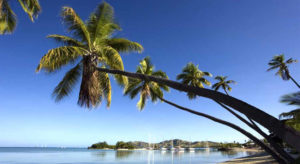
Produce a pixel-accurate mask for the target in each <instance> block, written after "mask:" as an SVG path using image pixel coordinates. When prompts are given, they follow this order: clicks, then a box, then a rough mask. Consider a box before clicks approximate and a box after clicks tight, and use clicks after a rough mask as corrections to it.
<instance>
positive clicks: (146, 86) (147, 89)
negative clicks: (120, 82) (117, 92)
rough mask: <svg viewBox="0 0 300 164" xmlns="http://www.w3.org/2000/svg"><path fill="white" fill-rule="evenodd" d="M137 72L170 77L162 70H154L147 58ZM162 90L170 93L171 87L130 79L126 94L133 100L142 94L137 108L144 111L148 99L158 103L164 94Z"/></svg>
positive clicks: (125, 90) (141, 62) (142, 61)
mask: <svg viewBox="0 0 300 164" xmlns="http://www.w3.org/2000/svg"><path fill="white" fill-rule="evenodd" d="M136 72H137V73H141V74H145V75H149V76H156V77H160V78H166V79H168V76H167V74H166V73H165V72H163V71H161V70H159V71H155V70H154V66H153V65H152V63H151V61H150V58H149V57H146V58H144V59H143V60H141V61H140V65H139V66H138V67H137V70H136ZM162 90H165V91H169V87H167V86H166V85H161V84H159V83H156V82H153V81H145V80H140V79H132V78H130V79H129V82H128V85H127V87H126V88H125V89H124V94H125V95H130V98H131V99H133V98H135V97H136V96H137V94H138V93H140V100H139V102H138V103H137V107H138V108H139V110H142V109H143V108H144V107H145V103H146V99H147V98H151V100H152V102H156V101H157V100H158V97H163V95H164V94H163V91H162Z"/></svg>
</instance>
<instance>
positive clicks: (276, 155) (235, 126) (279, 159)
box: [158, 96, 287, 164]
mask: <svg viewBox="0 0 300 164" xmlns="http://www.w3.org/2000/svg"><path fill="white" fill-rule="evenodd" d="M158 98H159V99H160V100H161V101H163V102H165V103H167V104H169V105H171V106H174V107H176V108H178V109H180V110H183V111H186V112H189V113H192V114H195V115H198V116H202V117H205V118H208V119H210V120H212V121H214V122H218V123H220V124H223V125H226V126H229V127H231V128H233V129H235V130H237V131H239V132H240V133H242V134H244V135H245V136H247V137H248V138H249V139H251V140H253V141H254V142H255V143H256V144H258V145H259V146H260V147H261V148H263V149H264V150H265V151H266V152H268V153H269V154H270V155H271V156H272V157H273V158H274V159H275V160H276V161H277V162H279V163H282V164H283V163H287V162H286V161H285V160H284V159H282V158H281V157H280V156H279V155H278V154H277V153H276V152H274V151H273V150H272V149H271V148H270V147H268V146H267V145H266V144H264V143H263V142H262V141H260V140H259V139H258V138H256V137H255V136H253V135H252V134H250V133H249V132H247V131H245V130H244V129H242V128H240V127H238V126H237V125H235V124H232V123H230V122H227V121H224V120H221V119H219V118H216V117H213V116H210V115H207V114H205V113H201V112H198V111H194V110H191V109H188V108H185V107H182V106H180V105H177V104H175V103H172V102H170V101H168V100H165V99H164V98H161V97H159V96H158Z"/></svg>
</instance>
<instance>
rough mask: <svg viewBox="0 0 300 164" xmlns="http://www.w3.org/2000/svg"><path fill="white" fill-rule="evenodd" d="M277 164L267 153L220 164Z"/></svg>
mask: <svg viewBox="0 0 300 164" xmlns="http://www.w3.org/2000/svg"><path fill="white" fill-rule="evenodd" d="M237 163H241V164H277V162H276V161H275V160H274V159H273V158H272V157H271V156H270V155H268V154H267V153H265V152H258V153H257V154H255V155H251V156H247V157H242V158H237V159H233V160H230V161H226V162H222V163H220V164H237Z"/></svg>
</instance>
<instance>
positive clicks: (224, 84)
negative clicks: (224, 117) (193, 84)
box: [212, 76, 236, 95]
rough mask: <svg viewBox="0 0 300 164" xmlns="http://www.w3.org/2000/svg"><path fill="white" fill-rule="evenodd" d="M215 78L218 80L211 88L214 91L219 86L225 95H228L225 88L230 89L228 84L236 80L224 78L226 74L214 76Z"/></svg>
mask: <svg viewBox="0 0 300 164" xmlns="http://www.w3.org/2000/svg"><path fill="white" fill-rule="evenodd" d="M215 79H216V80H218V82H217V83H215V84H214V85H213V86H212V89H214V90H215V91H218V90H219V89H220V87H221V88H222V89H223V90H224V91H225V93H226V94H227V95H229V94H228V92H227V90H228V91H231V89H232V88H231V87H230V86H229V84H236V82H235V81H233V80H226V79H227V76H217V77H215Z"/></svg>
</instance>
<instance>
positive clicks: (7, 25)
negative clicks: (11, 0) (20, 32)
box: [0, 0, 16, 35]
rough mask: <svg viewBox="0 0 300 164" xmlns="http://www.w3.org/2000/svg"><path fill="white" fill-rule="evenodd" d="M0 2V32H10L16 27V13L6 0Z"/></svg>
mask: <svg viewBox="0 0 300 164" xmlns="http://www.w3.org/2000/svg"><path fill="white" fill-rule="evenodd" d="M0 3H2V4H0V6H1V7H0V34H1V35H2V34H10V33H12V32H13V31H14V29H15V28H16V14H15V13H14V12H13V11H12V9H11V8H10V6H9V4H8V2H7V1H6V0H1V1H0Z"/></svg>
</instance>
